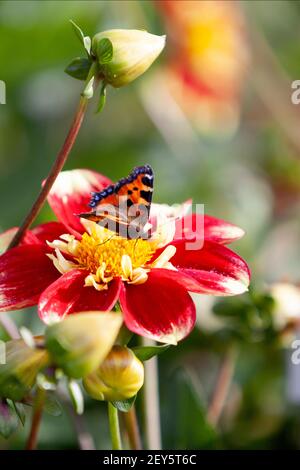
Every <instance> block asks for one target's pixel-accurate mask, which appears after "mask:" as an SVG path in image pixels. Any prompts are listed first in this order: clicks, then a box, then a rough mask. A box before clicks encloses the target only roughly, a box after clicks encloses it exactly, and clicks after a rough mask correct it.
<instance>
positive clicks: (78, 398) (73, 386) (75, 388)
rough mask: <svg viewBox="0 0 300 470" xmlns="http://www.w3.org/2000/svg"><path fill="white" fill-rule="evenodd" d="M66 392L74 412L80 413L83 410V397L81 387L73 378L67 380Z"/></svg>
mask: <svg viewBox="0 0 300 470" xmlns="http://www.w3.org/2000/svg"><path fill="white" fill-rule="evenodd" d="M68 392H69V394H70V398H71V401H72V404H73V406H74V409H75V411H76V413H77V414H78V415H82V413H83V411H84V399H83V395H82V391H81V388H80V386H79V384H78V383H77V382H76V381H75V380H68Z"/></svg>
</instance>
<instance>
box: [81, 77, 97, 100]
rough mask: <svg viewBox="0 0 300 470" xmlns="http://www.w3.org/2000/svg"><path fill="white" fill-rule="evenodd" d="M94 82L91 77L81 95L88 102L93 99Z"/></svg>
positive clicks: (93, 78)
mask: <svg viewBox="0 0 300 470" xmlns="http://www.w3.org/2000/svg"><path fill="white" fill-rule="evenodd" d="M94 80H95V77H92V78H91V79H90V81H89V83H88V84H87V85H86V87H85V89H84V90H83V92H82V93H81V95H82V96H83V97H84V98H87V99H88V100H90V99H91V98H93V95H94Z"/></svg>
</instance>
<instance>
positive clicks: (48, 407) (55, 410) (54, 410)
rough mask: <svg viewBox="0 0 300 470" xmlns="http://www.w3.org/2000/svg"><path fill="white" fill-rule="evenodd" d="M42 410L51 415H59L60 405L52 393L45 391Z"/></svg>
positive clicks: (60, 411)
mask: <svg viewBox="0 0 300 470" xmlns="http://www.w3.org/2000/svg"><path fill="white" fill-rule="evenodd" d="M44 410H45V412H46V413H48V414H49V415H51V416H61V414H62V407H61V404H60V403H59V401H58V400H57V399H56V397H55V396H54V394H53V393H47V396H46V400H45V404H44Z"/></svg>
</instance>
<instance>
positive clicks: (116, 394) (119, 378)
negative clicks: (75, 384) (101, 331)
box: [83, 346, 144, 401]
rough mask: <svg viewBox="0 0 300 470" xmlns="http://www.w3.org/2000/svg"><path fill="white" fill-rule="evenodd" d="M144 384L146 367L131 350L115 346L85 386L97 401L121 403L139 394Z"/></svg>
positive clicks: (86, 379)
mask: <svg viewBox="0 0 300 470" xmlns="http://www.w3.org/2000/svg"><path fill="white" fill-rule="evenodd" d="M143 383H144V366H143V364H142V363H141V361H140V360H139V359H138V358H137V357H136V356H135V354H134V353H133V351H131V349H128V348H126V347H125V346H114V347H113V348H112V350H111V351H110V353H109V354H108V356H107V357H106V358H105V360H104V361H103V362H102V364H101V365H100V367H99V368H98V369H97V370H96V371H95V372H93V373H92V374H90V375H88V376H87V377H86V378H85V379H84V381H83V386H84V388H85V390H86V391H87V393H88V394H89V395H90V396H91V397H93V398H95V399H96V400H107V401H120V400H126V399H128V398H131V397H133V396H134V395H136V394H137V392H138V391H139V389H140V388H141V387H142V385H143Z"/></svg>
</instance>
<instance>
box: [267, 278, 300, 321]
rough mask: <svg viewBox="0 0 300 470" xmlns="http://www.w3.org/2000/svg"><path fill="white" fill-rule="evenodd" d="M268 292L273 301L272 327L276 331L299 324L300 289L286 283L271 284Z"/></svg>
mask: <svg viewBox="0 0 300 470" xmlns="http://www.w3.org/2000/svg"><path fill="white" fill-rule="evenodd" d="M269 292H270V294H271V296H272V298H273V299H274V302H275V305H274V310H273V321H274V326H275V328H276V329H277V330H282V329H284V328H285V327H286V326H287V325H290V326H292V325H295V326H296V325H299V324H300V288H299V287H298V286H296V285H294V284H289V283H288V282H278V283H275V284H272V285H271V286H270V288H269Z"/></svg>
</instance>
